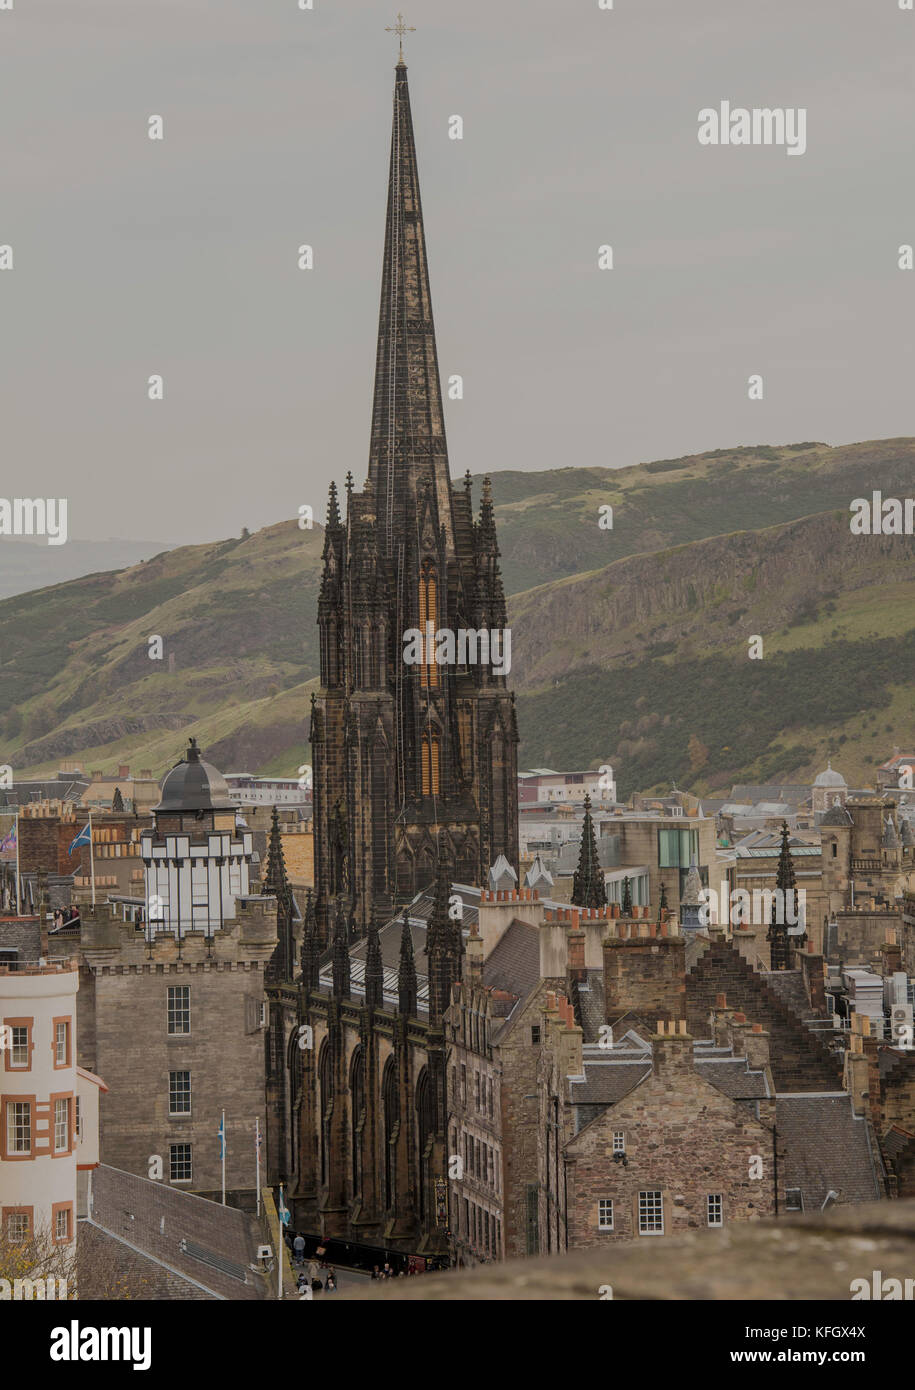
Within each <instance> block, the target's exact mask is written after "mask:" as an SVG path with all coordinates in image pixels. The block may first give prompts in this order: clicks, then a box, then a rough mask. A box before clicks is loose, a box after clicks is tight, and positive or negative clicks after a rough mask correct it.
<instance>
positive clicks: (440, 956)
mask: <svg viewBox="0 0 915 1390" xmlns="http://www.w3.org/2000/svg"><path fill="white" fill-rule="evenodd" d="M450 901H451V881H450V878H449V875H448V866H447V864H446V862H445V857H444V854H443V853H442V851H441V849H439V860H438V873H437V875H436V880H435V897H434V899H433V903H432V911H431V912H430V914H429V922H428V926H427V929H426V956H427V958H428V962H429V966H428V977H429V1022H430V1023H432V1024H437V1023H440V1022H441V1019H442V1017H443V1015H444V1012H445V1010H446V1009H447V1007H448V1005H449V1003H450V996H451V982H452V980H453V979H454V978H456V975H455V971H454V964H455V962H454V939H453V936H452V932H451V920H450V918H449V915H448V907H449V904H450Z"/></svg>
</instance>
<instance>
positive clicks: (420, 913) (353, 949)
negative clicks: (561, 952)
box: [318, 883, 540, 1018]
mask: <svg viewBox="0 0 915 1390" xmlns="http://www.w3.org/2000/svg"><path fill="white" fill-rule="evenodd" d="M452 892H454V893H458V894H460V896H461V898H462V899H463V903H464V916H463V918H462V921H463V931H464V941H465V943H466V941H467V937H468V936H469V935H470V927H471V924H472V923H475V922H477V921H478V920H479V916H480V890H479V888H472V887H469V886H468V885H467V884H465V883H455V884H453V885H452ZM433 901H434V898H433V894H432V892H431V891H429V892H423V893H419V894H417V896H416V897H415V898H414V899H413V902H412V903H411V904H410V906H409V907H408V908H407V920H408V922H409V924H410V935H411V937H412V939H413V959H414V962H415V964H416V1003H417V1014H418V1016H419V1017H420V1018H424V1017H425V1016H426V1015H427V1014H428V1012H429V980H428V975H427V973H426V969H427V960H426V927H427V926H428V921H429V917H430V915H431V912H432V904H433ZM402 927H403V914H402V912H401V913H398V915H397V916H396V917H394V918H393V919H392V920H391V921H390V922H387V923H386V924H385V926H383V927H381V928H380V930H379V932H378V944H379V945H380V947H381V963H382V966H383V967H384V969H383V981H382V1002H383V1003H384V1004H385V1005H387V1006H390V1007H396V1004H397V970H398V966H399V964H400V934H401V930H402ZM531 930H533V928H531ZM367 952H368V938H367V937H362V938H361V939H360V940H359V941H357V942H354V943H353V945H351V946H350V953H349V955H350V988H351V990H352V992H353V994H354V995H364V993H365V958H366V954H367ZM332 954H333V953H332V948H330V947H328V949H327V950H326V951H325V952H324V955H323V956H322V958H321V968H320V970H319V972H318V988H319V989H326V990H332V989H333V965H332ZM537 964H538V968H539V964H540V961H539V947H538V961H537Z"/></svg>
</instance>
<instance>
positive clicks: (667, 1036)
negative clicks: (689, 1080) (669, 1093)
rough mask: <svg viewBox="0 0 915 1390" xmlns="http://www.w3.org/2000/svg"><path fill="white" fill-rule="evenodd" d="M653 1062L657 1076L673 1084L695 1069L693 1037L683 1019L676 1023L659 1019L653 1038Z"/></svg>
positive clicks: (653, 1068)
mask: <svg viewBox="0 0 915 1390" xmlns="http://www.w3.org/2000/svg"><path fill="white" fill-rule="evenodd" d="M651 1062H652V1070H653V1072H654V1074H655V1076H657V1077H660V1078H661V1080H664V1081H669V1082H671V1083H672V1084H673V1083H675V1082H676V1079H677V1078H678V1077H681V1076H684V1075H686V1074H687V1073H688V1072H691V1071H692V1070H693V1039H692V1035H691V1034H690V1033H687V1031H686V1023H685V1021H684V1020H683V1019H680V1020H679V1021H678V1022H675V1023H667V1022H665V1020H664V1019H658V1025H657V1032H656V1033H654V1034H652V1038H651Z"/></svg>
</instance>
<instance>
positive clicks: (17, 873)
mask: <svg viewBox="0 0 915 1390" xmlns="http://www.w3.org/2000/svg"><path fill="white" fill-rule="evenodd" d="M15 831H16V916H17V917H18V916H19V913H20V911H21V907H20V904H21V902H22V897H21V894H20V892H19V882H20V880H19V812H18V810H17V812H16V826H15Z"/></svg>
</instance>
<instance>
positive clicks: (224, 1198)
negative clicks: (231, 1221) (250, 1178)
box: [222, 1111, 226, 1206]
mask: <svg viewBox="0 0 915 1390" xmlns="http://www.w3.org/2000/svg"><path fill="white" fill-rule="evenodd" d="M222 1204H223V1206H225V1204H226V1112H225V1111H223V1112H222Z"/></svg>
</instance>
